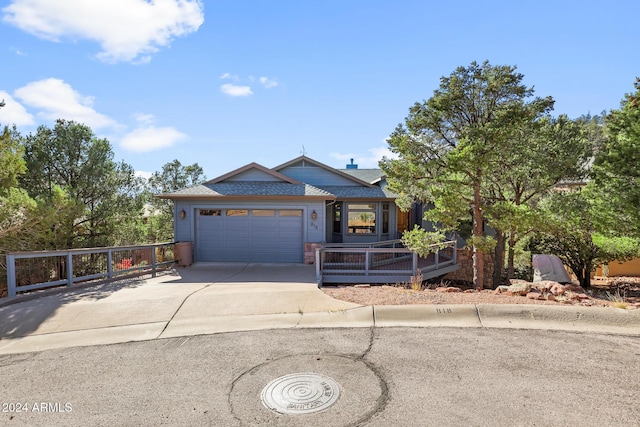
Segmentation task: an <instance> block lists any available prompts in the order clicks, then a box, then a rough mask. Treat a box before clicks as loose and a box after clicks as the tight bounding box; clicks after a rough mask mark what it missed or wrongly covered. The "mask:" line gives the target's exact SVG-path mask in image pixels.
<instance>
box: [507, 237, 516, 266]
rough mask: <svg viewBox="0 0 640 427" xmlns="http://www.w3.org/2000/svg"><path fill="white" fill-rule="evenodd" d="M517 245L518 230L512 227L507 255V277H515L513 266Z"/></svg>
mask: <svg viewBox="0 0 640 427" xmlns="http://www.w3.org/2000/svg"><path fill="white" fill-rule="evenodd" d="M515 246H516V230H515V227H511V230H509V254H508V255H507V279H513V275H514V272H515V268H514V266H513V263H514V257H515Z"/></svg>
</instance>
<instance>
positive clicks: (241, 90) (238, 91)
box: [220, 83, 253, 96]
mask: <svg viewBox="0 0 640 427" xmlns="http://www.w3.org/2000/svg"><path fill="white" fill-rule="evenodd" d="M220 91H221V92H222V93H224V94H225V95H229V96H249V95H253V91H252V90H251V87H249V86H237V85H234V84H231V83H225V84H223V85H222V86H220Z"/></svg>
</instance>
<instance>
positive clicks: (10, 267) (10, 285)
mask: <svg viewBox="0 0 640 427" xmlns="http://www.w3.org/2000/svg"><path fill="white" fill-rule="evenodd" d="M7 294H8V296H10V297H15V296H16V258H15V256H13V255H7Z"/></svg>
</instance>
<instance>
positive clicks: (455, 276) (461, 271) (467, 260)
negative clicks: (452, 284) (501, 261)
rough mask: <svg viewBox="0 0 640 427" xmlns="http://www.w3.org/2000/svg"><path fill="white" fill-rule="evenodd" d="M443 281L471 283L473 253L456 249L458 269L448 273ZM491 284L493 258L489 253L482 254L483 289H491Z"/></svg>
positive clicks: (468, 250)
mask: <svg viewBox="0 0 640 427" xmlns="http://www.w3.org/2000/svg"><path fill="white" fill-rule="evenodd" d="M443 280H459V281H463V282H469V283H473V251H472V250H470V249H458V269H457V270H456V271H453V272H451V273H448V274H447V275H446V276H444V277H443ZM492 283H493V257H492V256H491V253H485V254H484V287H485V288H492V287H493V286H492Z"/></svg>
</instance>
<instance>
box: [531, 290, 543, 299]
mask: <svg viewBox="0 0 640 427" xmlns="http://www.w3.org/2000/svg"><path fill="white" fill-rule="evenodd" d="M527 298H529V299H544V295H543V294H542V293H540V292H537V291H532V292H529V293H528V294H527Z"/></svg>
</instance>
